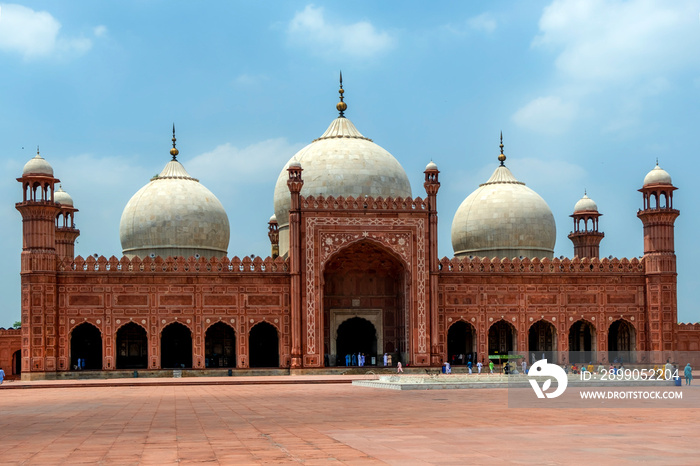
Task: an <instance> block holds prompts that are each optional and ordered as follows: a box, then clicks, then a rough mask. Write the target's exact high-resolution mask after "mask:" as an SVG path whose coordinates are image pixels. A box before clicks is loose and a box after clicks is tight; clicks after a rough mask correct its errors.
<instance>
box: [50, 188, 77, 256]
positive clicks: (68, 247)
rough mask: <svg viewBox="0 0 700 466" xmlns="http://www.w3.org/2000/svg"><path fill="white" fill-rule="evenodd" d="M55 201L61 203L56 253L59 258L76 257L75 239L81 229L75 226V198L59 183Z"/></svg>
mask: <svg viewBox="0 0 700 466" xmlns="http://www.w3.org/2000/svg"><path fill="white" fill-rule="evenodd" d="M54 201H55V202H56V204H58V205H59V207H60V209H61V210H60V211H59V213H58V216H57V217H56V255H57V256H58V260H59V261H60V260H64V259H67V260H69V261H72V260H73V259H74V258H75V240H76V238H78V236H80V230H78V229H77V228H75V213H76V212H78V209H76V208H75V207H74V206H73V198H71V197H70V195H69V194H68V193H67V192H65V191H64V190H63V188H62V187H61V186H60V185H59V186H58V189H57V190H56V192H55V193H54Z"/></svg>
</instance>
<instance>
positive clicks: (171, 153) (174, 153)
mask: <svg viewBox="0 0 700 466" xmlns="http://www.w3.org/2000/svg"><path fill="white" fill-rule="evenodd" d="M175 141H177V139H175V123H173V148H172V149H170V155H172V156H173V160H177V154H179V153H180V151H179V150H177V149H176V148H175Z"/></svg>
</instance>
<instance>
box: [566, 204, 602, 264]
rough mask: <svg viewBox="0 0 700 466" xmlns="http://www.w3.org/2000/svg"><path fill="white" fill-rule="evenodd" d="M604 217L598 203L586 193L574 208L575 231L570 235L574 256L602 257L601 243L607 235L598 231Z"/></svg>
mask: <svg viewBox="0 0 700 466" xmlns="http://www.w3.org/2000/svg"><path fill="white" fill-rule="evenodd" d="M601 215H603V214H601V213H599V212H598V206H597V205H596V203H595V202H594V201H593V199H591V198H590V197H588V195H587V194H586V193H585V192H584V193H583V197H582V198H581V199H580V200H579V201H578V202H577V203H576V205H575V206H574V213H573V215H570V217H572V218H573V219H574V231H572V232H571V233H569V239H570V240H571V242H572V243H574V256H575V257H576V256H578V257H581V258H583V257H588V258H591V259H592V258H594V257H600V242H601V241H602V240H603V237H604V236H605V234H604V233H603V232H602V231H598V218H599V217H600V216H601Z"/></svg>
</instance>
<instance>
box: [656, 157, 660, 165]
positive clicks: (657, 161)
mask: <svg viewBox="0 0 700 466" xmlns="http://www.w3.org/2000/svg"><path fill="white" fill-rule="evenodd" d="M656 166H657V167H658V166H659V158H658V157H656Z"/></svg>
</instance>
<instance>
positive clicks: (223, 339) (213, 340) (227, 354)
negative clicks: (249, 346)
mask: <svg viewBox="0 0 700 466" xmlns="http://www.w3.org/2000/svg"><path fill="white" fill-rule="evenodd" d="M204 358H205V359H204V366H205V367H236V334H235V332H234V331H233V329H232V328H231V327H230V326H228V325H226V324H225V323H223V322H217V323H215V324H214V325H212V326H211V327H209V328H208V329H207V333H206V335H205V336H204Z"/></svg>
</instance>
